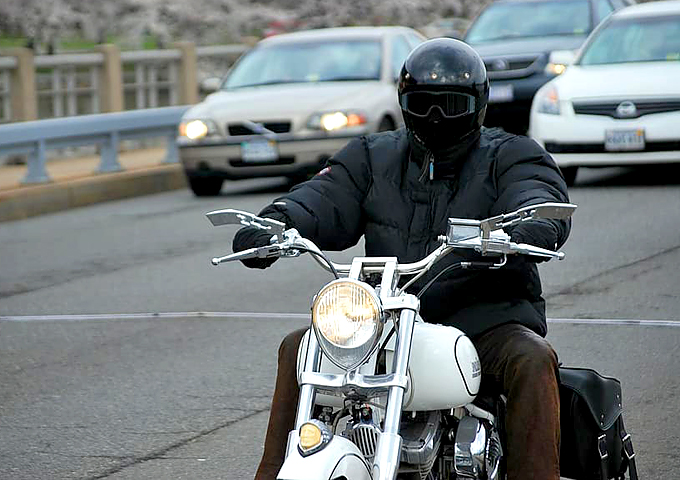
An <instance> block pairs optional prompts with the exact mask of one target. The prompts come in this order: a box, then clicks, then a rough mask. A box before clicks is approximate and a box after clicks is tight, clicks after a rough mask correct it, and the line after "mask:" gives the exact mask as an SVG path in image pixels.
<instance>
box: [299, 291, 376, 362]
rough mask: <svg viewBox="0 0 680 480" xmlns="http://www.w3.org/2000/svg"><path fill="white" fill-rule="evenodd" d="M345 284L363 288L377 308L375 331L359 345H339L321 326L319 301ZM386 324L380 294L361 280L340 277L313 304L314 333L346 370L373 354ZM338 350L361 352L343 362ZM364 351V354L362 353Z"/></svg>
mask: <svg viewBox="0 0 680 480" xmlns="http://www.w3.org/2000/svg"><path fill="white" fill-rule="evenodd" d="M343 285H345V286H350V287H351V288H359V289H361V290H362V291H363V292H364V293H365V294H366V295H367V296H368V298H369V299H370V303H371V305H372V306H373V307H374V308H375V311H376V313H375V315H374V316H373V322H374V331H373V333H372V335H371V337H369V339H368V340H367V341H366V342H364V343H362V344H360V345H358V346H352V347H348V346H342V345H338V344H337V343H334V342H332V341H331V340H329V339H327V338H326V337H325V335H324V333H323V332H322V331H321V329H320V327H319V315H318V313H317V306H318V305H319V302H320V301H321V299H322V298H323V296H324V294H325V293H327V292H328V291H330V290H331V289H337V288H339V287H342V286H343ZM384 325H385V313H384V310H383V308H382V303H381V302H380V299H379V297H378V295H377V294H376V293H375V290H374V289H373V287H371V286H370V285H369V284H367V283H365V282H362V281H359V280H354V279H349V278H340V279H337V280H333V281H332V282H330V283H328V284H326V285H324V287H323V288H322V289H321V290H320V291H319V293H318V294H317V295H316V297H315V299H314V302H313V304H312V329H313V330H314V334H315V335H316V338H317V341H318V343H319V346H320V347H321V350H322V351H323V353H324V355H326V357H327V358H328V359H329V360H330V361H331V362H332V363H333V364H335V365H336V366H338V367H340V368H342V369H343V370H346V371H351V370H354V369H355V368H356V367H358V366H359V365H361V364H362V363H364V362H365V361H366V359H367V358H369V357H370V356H371V354H373V352H374V351H375V349H376V347H377V346H378V343H379V342H380V338H381V336H382V331H383V328H384ZM333 349H336V352H333ZM337 351H341V352H343V353H344V354H345V355H351V354H352V352H353V351H356V352H359V354H358V356H356V357H355V358H354V359H353V361H351V362H343V361H341V360H339V359H338V358H337V357H336V356H335V353H337ZM362 351H363V354H361V352H362Z"/></svg>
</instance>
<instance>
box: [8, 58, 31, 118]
mask: <svg viewBox="0 0 680 480" xmlns="http://www.w3.org/2000/svg"><path fill="white" fill-rule="evenodd" d="M2 53H3V55H8V56H13V57H15V58H16V59H17V68H15V69H13V70H12V77H11V80H10V96H11V99H12V100H11V105H12V116H11V121H13V122H25V121H29V120H36V119H37V118H38V100H37V98H38V95H37V94H36V88H35V64H34V61H33V51H32V50H31V49H29V48H23V47H14V48H8V49H3V52H2Z"/></svg>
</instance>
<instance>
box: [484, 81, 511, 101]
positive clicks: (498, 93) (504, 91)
mask: <svg viewBox="0 0 680 480" xmlns="http://www.w3.org/2000/svg"><path fill="white" fill-rule="evenodd" d="M514 98H515V93H514V91H513V89H512V85H495V86H494V85H491V87H490V88H489V103H503V102H512V100H513V99H514Z"/></svg>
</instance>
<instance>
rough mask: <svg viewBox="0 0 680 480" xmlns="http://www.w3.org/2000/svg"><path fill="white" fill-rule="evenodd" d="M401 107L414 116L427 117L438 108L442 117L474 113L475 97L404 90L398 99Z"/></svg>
mask: <svg viewBox="0 0 680 480" xmlns="http://www.w3.org/2000/svg"><path fill="white" fill-rule="evenodd" d="M399 104H400V105H401V109H402V110H404V111H405V112H408V113H410V114H411V115H414V116H416V117H423V118H425V117H427V116H428V115H429V114H430V111H431V110H432V109H433V108H435V107H436V108H438V109H439V110H440V111H441V113H442V115H443V116H444V118H456V117H460V116H462V115H467V114H470V113H474V111H475V97H473V96H472V95H468V94H467V93H459V92H406V93H403V94H402V95H401V98H400V99H399Z"/></svg>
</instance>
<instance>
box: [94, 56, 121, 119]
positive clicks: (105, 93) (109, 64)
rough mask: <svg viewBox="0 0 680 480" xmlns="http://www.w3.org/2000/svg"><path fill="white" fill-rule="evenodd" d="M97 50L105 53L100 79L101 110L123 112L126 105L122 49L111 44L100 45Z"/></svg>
mask: <svg viewBox="0 0 680 480" xmlns="http://www.w3.org/2000/svg"><path fill="white" fill-rule="evenodd" d="M97 50H99V51H100V52H101V53H102V54H103V55H104V65H103V68H102V71H101V74H100V75H101V76H100V81H99V87H100V88H101V90H100V105H101V111H102V112H122V111H123V110H124V109H125V105H124V97H123V68H122V66H121V61H120V50H119V49H118V47H117V46H115V45H111V44H106V45H99V46H98V47H97Z"/></svg>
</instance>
